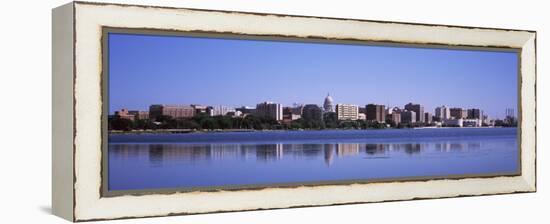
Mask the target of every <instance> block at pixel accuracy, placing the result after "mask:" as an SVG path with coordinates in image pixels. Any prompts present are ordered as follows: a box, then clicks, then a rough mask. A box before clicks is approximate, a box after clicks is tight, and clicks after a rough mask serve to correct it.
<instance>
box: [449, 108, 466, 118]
mask: <svg viewBox="0 0 550 224" xmlns="http://www.w3.org/2000/svg"><path fill="white" fill-rule="evenodd" d="M450 111H451V117H452V118H454V119H461V118H467V117H468V111H467V110H466V114H464V111H465V110H463V109H462V108H460V107H453V108H451V109H450Z"/></svg>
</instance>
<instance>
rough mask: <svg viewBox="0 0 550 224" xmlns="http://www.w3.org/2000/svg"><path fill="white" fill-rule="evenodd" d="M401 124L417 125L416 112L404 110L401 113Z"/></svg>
mask: <svg viewBox="0 0 550 224" xmlns="http://www.w3.org/2000/svg"><path fill="white" fill-rule="evenodd" d="M400 114H401V123H405V124H412V123H416V117H417V116H416V112H414V111H412V110H402V111H401V113H400Z"/></svg>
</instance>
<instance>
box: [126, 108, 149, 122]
mask: <svg viewBox="0 0 550 224" xmlns="http://www.w3.org/2000/svg"><path fill="white" fill-rule="evenodd" d="M128 114H131V115H134V119H136V120H147V119H149V111H139V110H130V111H128Z"/></svg>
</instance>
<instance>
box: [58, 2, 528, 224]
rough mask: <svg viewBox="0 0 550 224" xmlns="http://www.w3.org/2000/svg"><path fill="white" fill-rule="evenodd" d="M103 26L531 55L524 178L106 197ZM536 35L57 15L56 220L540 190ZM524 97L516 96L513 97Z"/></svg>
mask: <svg viewBox="0 0 550 224" xmlns="http://www.w3.org/2000/svg"><path fill="white" fill-rule="evenodd" d="M102 27H120V28H142V29H160V30H171V31H206V32H227V33H233V34H250V35H274V36H289V37H295V38H302V37H303V38H307V37H321V38H327V39H352V40H364V41H385V42H396V43H414V44H440V45H451V46H453V45H456V46H473V47H489V46H490V47H505V48H517V49H521V53H520V54H521V62H520V63H521V64H520V65H521V66H520V72H521V75H520V78H521V80H520V82H519V93H520V97H519V98H520V111H519V112H520V114H519V120H520V141H519V142H520V148H521V175H519V176H507V177H492V178H464V179H444V180H430V181H405V182H390V183H368V184H351V185H327V186H313V187H305V186H303V187H296V188H268V189H262V190H237V191H218V192H190V193H174V194H149V195H140V196H132V195H124V196H116V197H101V194H100V192H101V191H100V186H101V182H102V180H101V158H102V154H101V152H102V150H101V146H102V141H101V140H102V139H101V138H102V131H101V116H102V101H101V99H102V97H101V93H102V90H101V86H102V84H101V77H102V71H101V69H102V55H101V54H102V52H101V49H102V46H101V43H102V42H101V38H102ZM535 38H536V33H535V32H534V31H523V30H505V29H489V28H472V27H456V26H442V25H428V24H406V23H390V22H377V21H364V20H353V19H334V18H317V17H305V16H286V15H264V14H252V13H239V12H222V11H208V10H191V9H178V8H162V7H147V6H129V5H116V4H95V3H81V2H74V3H70V4H68V5H65V6H61V7H59V8H56V9H54V11H53V51H54V54H53V56H54V59H53V87H54V88H53V108H54V109H53V163H54V164H53V192H52V193H53V195H52V197H53V199H52V202H53V212H54V214H56V215H59V216H61V217H63V218H66V219H68V220H71V221H86V220H99V219H118V218H128V217H149V216H166V215H173V214H197V213H211V212H225V211H243V210H257V209H274V208H290V207H301V206H322V205H334V204H347V203H366V202H381V201H395V200H411V199H420V198H444V197H457V196H475V195H487V194H505V193H515V192H534V191H536V165H535V155H536V108H535V106H536V104H535V102H536V99H535V97H536V96H535V88H536V82H535V81H536V59H535V47H536V46H535V42H536V41H535ZM511 91H515V90H511Z"/></svg>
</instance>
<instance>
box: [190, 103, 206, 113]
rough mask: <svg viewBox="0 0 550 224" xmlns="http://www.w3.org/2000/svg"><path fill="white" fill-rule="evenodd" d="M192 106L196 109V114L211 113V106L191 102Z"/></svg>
mask: <svg viewBox="0 0 550 224" xmlns="http://www.w3.org/2000/svg"><path fill="white" fill-rule="evenodd" d="M191 107H193V109H195V114H209V113H210V108H209V107H208V106H203V105H198V104H191Z"/></svg>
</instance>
